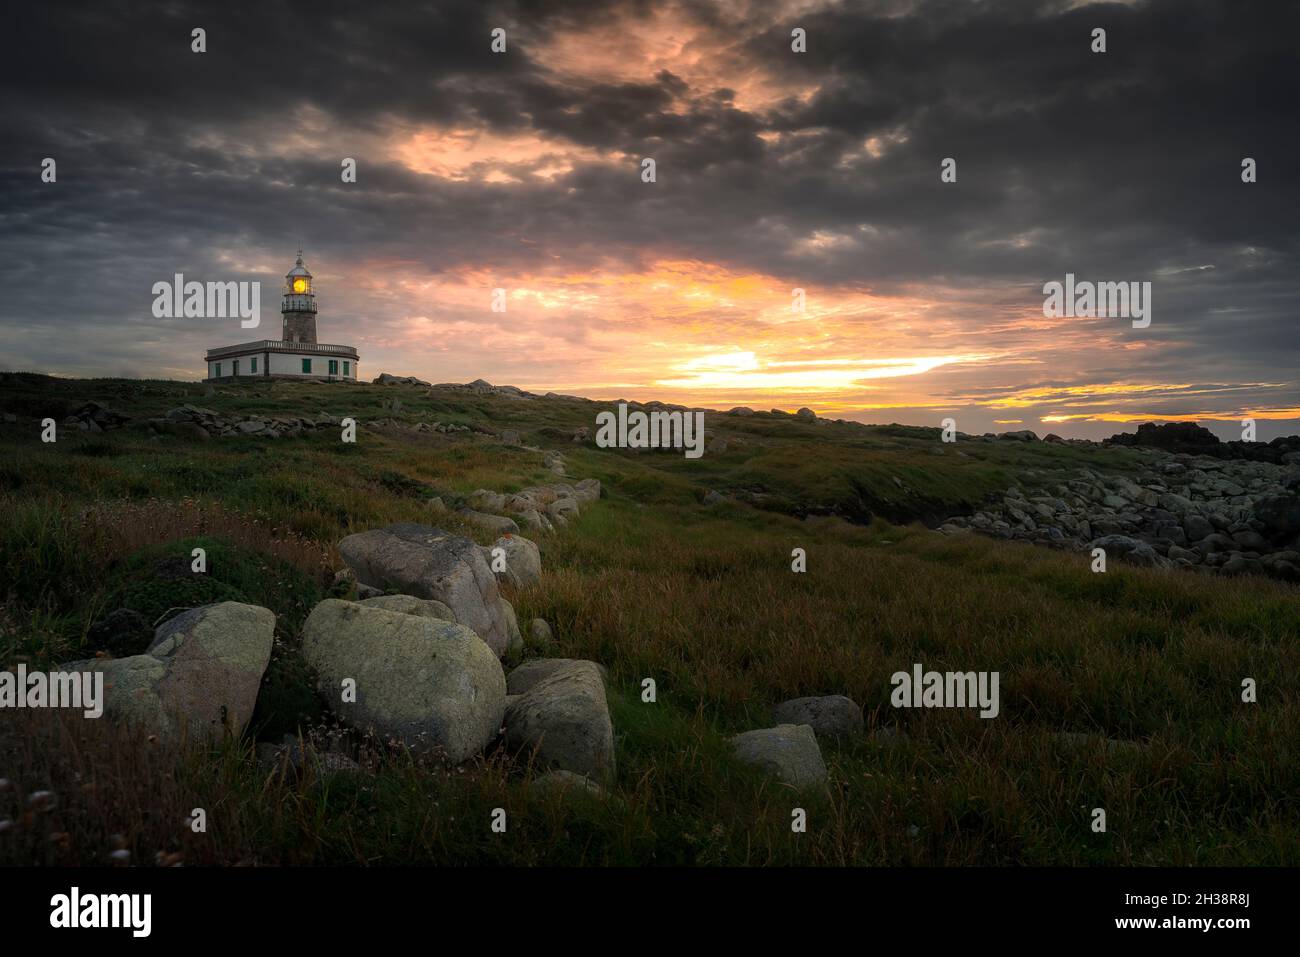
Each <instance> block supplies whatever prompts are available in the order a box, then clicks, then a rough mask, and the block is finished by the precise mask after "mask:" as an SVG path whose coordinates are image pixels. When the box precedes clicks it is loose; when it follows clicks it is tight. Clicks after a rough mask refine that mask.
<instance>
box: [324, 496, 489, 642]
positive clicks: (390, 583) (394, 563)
mask: <svg viewBox="0 0 1300 957" xmlns="http://www.w3.org/2000/svg"><path fill="white" fill-rule="evenodd" d="M339 554H340V555H341V556H342V557H343V561H345V562H346V563H347V565H348V567H349V568H351V569H352V571H353V572H354V573H355V574H356V576H357V580H358V581H359V582H361V583H362V584H365V585H369V586H371V587H373V588H378V589H381V590H384V589H388V588H395V589H396V590H397V591H399V592H401V593H403V594H405V595H413V596H415V597H416V598H430V599H434V600H436V601H440V602H442V603H444V604H445V605H446V606H447V607H448V608H450V609H451V611H452V614H453V615H455V617H456V621H458V622H459V623H460V624H462V625H465V626H467V627H469V628H471V629H473V631H474V633H475V634H477V635H478V636H479V637H480V638H482V639H483V640H484V641H485V642H487V644H488V647H489V648H491V649H492V650H493V651H494V652H496V653H497V654H498V655H501V654H504V653H505V650H506V646H507V644H508V642H509V635H508V634H507V631H506V618H505V613H504V611H503V610H502V608H501V602H500V600H499V599H500V597H501V595H500V592H499V591H498V590H497V580H496V578H495V577H494V576H493V574H492V570H491V569H490V568H489V567H488V563H487V561H486V560H485V559H484V558H483V553H482V552H481V551H480V550H479V547H478V545H476V544H475V543H474V542H473V541H471V540H470V539H468V538H464V537H462V536H459V535H452V534H450V533H448V532H444V531H442V530H441V529H437V528H433V527H431V526H429V525H417V524H415V523H413V522H402V523H400V524H397V525H389V526H387V527H386V528H377V529H372V530H370V531H368V532H360V533H358V534H356V535H349V536H348V537H347V538H345V539H343V541H341V542H339Z"/></svg>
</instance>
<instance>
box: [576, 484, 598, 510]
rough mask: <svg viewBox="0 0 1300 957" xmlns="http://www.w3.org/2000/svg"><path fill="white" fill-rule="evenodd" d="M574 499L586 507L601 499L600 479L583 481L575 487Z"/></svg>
mask: <svg viewBox="0 0 1300 957" xmlns="http://www.w3.org/2000/svg"><path fill="white" fill-rule="evenodd" d="M573 497H574V498H576V499H577V500H578V501H579V502H582V503H583V504H584V505H585V504H587V503H588V502H595V501H598V500H599V499H600V479H594V478H589V479H583V480H582V481H581V482H579V483H578V484H577V485H575V486H574V487H573Z"/></svg>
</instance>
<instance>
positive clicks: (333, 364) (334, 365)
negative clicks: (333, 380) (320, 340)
mask: <svg viewBox="0 0 1300 957" xmlns="http://www.w3.org/2000/svg"><path fill="white" fill-rule="evenodd" d="M338 374H339V360H338V359H331V360H330V375H338Z"/></svg>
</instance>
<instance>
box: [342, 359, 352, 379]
mask: <svg viewBox="0 0 1300 957" xmlns="http://www.w3.org/2000/svg"><path fill="white" fill-rule="evenodd" d="M343 374H344V375H345V376H349V375H351V374H352V363H351V362H348V361H347V360H346V359H345V360H344V361H343Z"/></svg>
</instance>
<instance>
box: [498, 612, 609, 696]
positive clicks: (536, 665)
mask: <svg viewBox="0 0 1300 957" xmlns="http://www.w3.org/2000/svg"><path fill="white" fill-rule="evenodd" d="M533 621H534V622H538V621H541V619H540V618H534V619H533ZM542 624H543V625H544V624H546V622H542ZM581 670H591V671H593V672H595V674H596V675H597V677H599V678H600V680H601V681H602V682H608V681H609V672H608V669H606V668H605V666H604V665H602V664H598V663H596V662H594V661H586V660H584V659H582V658H534V659H532V660H531V661H525V662H524V663H523V664H522V665H520V666H519V667H518V668H515V669H514V670H513V671H511V672H510V674H509V676H508V677H507V678H506V691H507V692H508V693H509V694H515V695H522V694H526V693H527V692H529V691H531V690H532V689H533V688H534V687H535V686H536V685H537V684H538V683H539V682H541V681H545V680H546V679H547V678H551V677H553V676H555V675H558V674H564V673H566V672H570V671H581Z"/></svg>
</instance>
